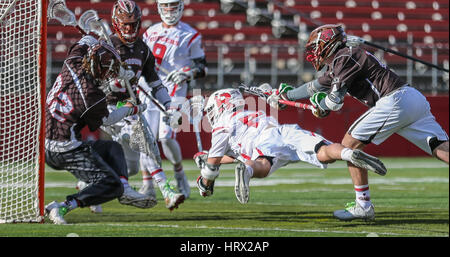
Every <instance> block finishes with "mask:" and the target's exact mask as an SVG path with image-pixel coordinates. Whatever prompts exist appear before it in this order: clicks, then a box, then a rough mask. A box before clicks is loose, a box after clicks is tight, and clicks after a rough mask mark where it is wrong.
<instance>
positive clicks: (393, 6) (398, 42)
mask: <svg viewBox="0 0 450 257" xmlns="http://www.w3.org/2000/svg"><path fill="white" fill-rule="evenodd" d="M137 2H138V3H139V4H140V6H141V9H142V11H143V22H142V27H143V29H142V32H144V29H145V28H146V27H148V26H150V25H151V24H153V23H155V22H159V21H160V19H159V15H158V13H157V7H156V3H155V0H146V1H137ZM113 3H114V0H85V1H83V0H77V1H67V5H68V7H69V8H70V9H71V10H74V13H75V15H76V16H77V18H79V16H80V15H81V14H82V13H83V12H84V11H86V10H88V9H94V10H97V12H98V13H99V16H100V17H101V18H102V19H104V20H107V21H109V20H110V13H111V7H112V5H113ZM224 3H226V4H227V5H228V7H230V6H231V5H234V7H236V6H237V7H236V8H224ZM249 6H250V7H253V8H257V9H258V10H259V12H258V13H260V14H261V15H264V19H260V22H255V23H254V24H252V25H250V23H249V22H248V21H249V16H248V15H247V10H248V9H247V8H248V7H249ZM226 9H227V10H226ZM225 11H226V12H225ZM274 13H278V14H279V16H280V17H281V19H282V21H283V23H282V24H285V25H286V27H289V29H290V30H289V29H288V30H287V32H286V33H284V34H279V35H274V33H273V31H274V27H273V26H272V25H271V22H272V21H273V19H274ZM253 18H254V17H253ZM182 20H183V21H184V22H187V23H189V24H190V25H191V26H193V27H194V28H196V29H197V30H199V32H200V33H201V34H202V37H203V41H204V45H205V51H206V54H207V61H208V64H209V65H210V67H211V68H210V71H211V72H210V76H217V74H218V73H219V72H218V70H217V69H218V67H219V64H218V61H219V59H220V58H222V59H224V60H225V61H226V62H228V63H232V65H231V66H233V67H235V68H239V67H244V66H245V63H244V62H249V61H252V62H256V63H257V65H259V66H257V69H256V72H258V70H259V68H264V67H266V68H267V65H270V63H271V62H272V61H273V60H271V56H272V55H271V54H270V52H271V51H270V49H269V50H267V48H264V46H269V47H272V48H271V49H273V47H276V48H277V49H278V52H277V58H278V59H279V60H280V63H282V62H284V63H285V64H286V63H288V62H289V63H290V64H291V66H296V65H297V67H299V65H301V66H302V65H303V64H302V63H301V62H302V61H301V60H300V59H299V58H300V57H299V51H301V47H302V45H301V42H302V41H301V42H300V43H299V38H300V39H302V40H305V37H307V34H308V33H309V31H311V30H312V29H314V28H315V27H317V26H318V25H321V24H327V23H340V24H342V25H343V26H344V27H345V29H346V31H347V34H349V35H355V36H359V37H362V38H364V39H365V40H368V41H371V42H374V43H378V44H381V45H383V46H386V47H389V48H393V49H396V50H398V51H401V52H404V53H406V52H407V51H410V52H411V54H412V56H413V57H416V58H420V59H422V60H424V61H427V62H432V61H434V59H436V61H437V64H438V65H440V66H442V65H443V64H446V65H447V69H448V53H449V51H448V49H449V39H448V38H449V32H448V31H449V30H448V28H449V3H448V1H443V0H435V1H427V0H409V1H408V0H400V1H376V0H358V1H354V0H284V1H276V0H245V1H244V0H203V1H202V0H198V1H195V0H186V1H185V10H184V16H183V19H182ZM254 21H255V20H252V22H254ZM301 29H303V33H304V35H298V33H297V32H298V31H301ZM293 31H294V32H295V33H293ZM288 32H290V33H288ZM79 37H80V34H79V32H78V31H77V30H76V29H75V28H72V27H64V26H61V25H59V24H58V23H57V22H56V21H49V22H48V41H49V43H50V44H51V47H49V49H51V60H52V61H53V62H54V63H56V64H55V65H53V66H54V67H56V68H55V69H56V70H58V69H59V67H60V65H59V64H58V62H60V61H62V60H63V58H64V56H65V52H66V51H67V48H68V46H69V45H70V44H71V43H73V42H75V40H76V39H77V38H79ZM221 45H228V46H229V45H235V46H236V47H235V48H233V50H232V51H228V52H227V53H225V54H223V55H221V54H219V51H218V48H219V47H218V46H221ZM292 47H294V48H297V50H296V51H292V50H291V48H292ZM411 47H412V48H414V49H409V48H411ZM246 48H247V49H250V50H247V51H249V52H248V54H247V55H245V54H244V52H245V51H246V50H245V49H246ZM417 48H420V50H417ZM433 48H435V52H433V51H432V49H433ZM288 49H289V50H288ZM436 55H437V56H436ZM383 58H384V59H385V60H386V61H388V62H390V63H391V64H392V65H393V66H394V67H395V68H396V69H405V65H406V59H405V58H402V57H399V56H396V55H391V54H384V55H383ZM305 66H306V68H310V67H309V66H308V64H305ZM277 67H278V68H282V67H286V65H278V66H277ZM402 67H403V68H402ZM278 72H279V73H280V74H282V73H283V72H284V71H281V70H279V71H278ZM236 73H239V71H236ZM260 73H264V74H260V75H264V76H267V72H265V71H264V70H262V71H261V72H260ZM291 73H292V74H291V75H292V76H291V77H296V75H295V73H296V72H295V70H294V71H292V72H291ZM400 73H402V74H404V73H406V72H400ZM255 75H256V78H257V77H258V74H255ZM441 80H444V81H441V82H442V83H443V86H442V87H443V89H444V90H446V92H448V80H447V81H445V79H441ZM207 81H211V82H210V83H213V84H214V83H217V80H215V79H210V80H207ZM206 83H209V82H206ZM209 86H210V85H209ZM219 86H220V85H219Z"/></svg>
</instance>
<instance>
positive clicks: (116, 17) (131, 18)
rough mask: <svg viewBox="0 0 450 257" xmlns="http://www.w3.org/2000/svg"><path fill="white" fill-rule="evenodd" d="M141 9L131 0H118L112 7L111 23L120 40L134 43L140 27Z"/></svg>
mask: <svg viewBox="0 0 450 257" xmlns="http://www.w3.org/2000/svg"><path fill="white" fill-rule="evenodd" d="M141 17H142V13H141V9H140V8H139V6H138V5H137V4H136V3H135V2H134V1H131V0H118V1H116V2H115V3H114V6H113V9H112V17H111V20H112V25H113V28H114V30H115V31H116V33H117V35H118V36H119V38H120V40H122V42H124V43H125V44H131V43H134V42H135V41H136V39H137V37H138V36H139V29H140V27H141Z"/></svg>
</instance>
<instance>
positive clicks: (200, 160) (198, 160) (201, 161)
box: [194, 151, 208, 169]
mask: <svg viewBox="0 0 450 257" xmlns="http://www.w3.org/2000/svg"><path fill="white" fill-rule="evenodd" d="M206 160H208V151H202V152H198V153H196V154H195V155H194V162H195V164H196V165H197V167H198V168H199V169H203V168H204V167H205V165H206Z"/></svg>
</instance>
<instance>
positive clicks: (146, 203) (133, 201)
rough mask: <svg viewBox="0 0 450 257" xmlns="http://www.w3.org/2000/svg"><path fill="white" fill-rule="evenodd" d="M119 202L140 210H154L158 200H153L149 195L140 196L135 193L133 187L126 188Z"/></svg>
mask: <svg viewBox="0 0 450 257" xmlns="http://www.w3.org/2000/svg"><path fill="white" fill-rule="evenodd" d="M119 202H120V203H121V204H125V205H132V206H134V207H138V208H143V209H146V208H152V207H154V206H155V205H156V203H157V202H156V198H151V197H150V196H148V195H143V194H140V193H138V192H136V191H134V190H133V189H132V188H131V187H129V186H128V187H125V189H124V191H123V194H122V196H121V197H119Z"/></svg>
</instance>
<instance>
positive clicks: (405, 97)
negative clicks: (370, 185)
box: [348, 86, 448, 155]
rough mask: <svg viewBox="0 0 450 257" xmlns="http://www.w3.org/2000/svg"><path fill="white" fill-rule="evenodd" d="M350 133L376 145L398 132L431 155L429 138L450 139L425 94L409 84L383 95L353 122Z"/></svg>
mask: <svg viewBox="0 0 450 257" xmlns="http://www.w3.org/2000/svg"><path fill="white" fill-rule="evenodd" d="M348 133H349V134H350V135H351V136H352V137H353V138H355V139H357V140H359V141H361V142H363V143H365V144H369V143H374V144H376V145H379V144H381V143H382V142H384V141H385V140H386V139H387V138H389V137H390V136H391V135H392V134H394V133H397V134H398V135H400V136H402V137H404V138H406V139H407V140H408V141H410V142H411V143H413V144H415V145H416V146H418V147H419V148H420V149H422V150H423V151H425V152H427V153H428V154H430V155H431V149H430V146H429V145H428V140H429V139H430V138H433V137H436V138H437V139H438V140H442V141H447V140H448V135H447V133H446V132H445V131H444V130H443V129H442V127H441V126H440V125H439V124H438V123H437V122H436V119H435V118H434V116H433V114H431V111H430V104H429V103H428V101H427V100H426V98H425V96H424V95H422V94H421V93H420V92H419V91H418V90H416V89H415V88H413V87H409V86H404V87H401V88H399V89H397V90H396V91H395V92H394V93H392V94H391V95H388V96H384V97H382V98H380V99H379V100H378V101H377V102H376V104H375V106H374V107H372V108H370V109H369V110H368V111H367V112H365V113H364V114H363V115H361V116H360V117H359V118H358V119H357V120H356V121H355V122H354V123H353V124H352V126H351V127H350V129H349V131H348Z"/></svg>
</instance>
